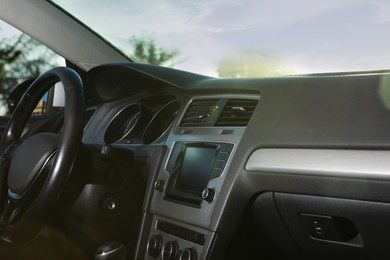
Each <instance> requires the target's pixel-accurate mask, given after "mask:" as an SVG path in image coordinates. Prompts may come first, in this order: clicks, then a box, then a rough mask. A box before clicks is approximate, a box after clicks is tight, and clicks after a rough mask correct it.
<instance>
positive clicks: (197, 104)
mask: <svg viewBox="0 0 390 260" xmlns="http://www.w3.org/2000/svg"><path fill="white" fill-rule="evenodd" d="M218 102H219V100H218V99H202V100H194V101H192V103H191V104H190V106H189V107H188V108H187V111H186V113H185V114H184V116H183V119H182V121H181V123H180V126H181V127H189V126H203V125H204V124H205V122H206V121H207V118H208V117H209V116H210V115H211V113H212V111H213V110H214V109H215V106H216V105H217V104H218Z"/></svg>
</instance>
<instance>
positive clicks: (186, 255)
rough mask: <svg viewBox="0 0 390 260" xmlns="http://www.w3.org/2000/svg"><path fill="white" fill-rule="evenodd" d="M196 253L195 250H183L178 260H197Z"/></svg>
mask: <svg viewBox="0 0 390 260" xmlns="http://www.w3.org/2000/svg"><path fill="white" fill-rule="evenodd" d="M197 259H198V252H196V249H195V248H185V249H184V250H183V251H182V252H181V254H180V257H179V260H197Z"/></svg>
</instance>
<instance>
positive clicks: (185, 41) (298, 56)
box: [54, 0, 390, 77]
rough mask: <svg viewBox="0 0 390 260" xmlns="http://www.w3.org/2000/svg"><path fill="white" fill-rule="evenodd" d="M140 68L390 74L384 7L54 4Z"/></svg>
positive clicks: (261, 2) (223, 1)
mask: <svg viewBox="0 0 390 260" xmlns="http://www.w3.org/2000/svg"><path fill="white" fill-rule="evenodd" d="M54 2H55V3H56V4H58V5H60V6H61V7H62V8H64V9H65V10H66V11H68V12H69V13H71V14H72V15H74V16H75V17H77V18H78V19H79V20H80V21H82V22H83V23H85V24H86V25H87V26H88V27H90V28H92V29H93V30H94V31H96V32H97V33H98V34H100V35H101V36H102V37H104V38H105V39H106V40H108V41H110V42H111V43H112V44H113V45H115V46H116V47H117V48H118V49H120V50H122V51H123V52H124V53H125V54H126V55H128V56H129V57H131V58H133V59H134V60H135V61H138V62H145V63H152V64H157V65H163V66H170V67H175V68H178V69H183V70H188V71H192V72H195V73H200V74H204V75H209V76H213V77H261V76H279V75H291V74H306V73H321V72H338V71H361V70H363V71H365V70H379V69H389V68H390V47H389V46H390V33H389V25H390V23H389V22H390V1H388V0H327V1H312V0H302V1H295V0H283V1H280V0H272V1H271V0H269V1H266V0H198V1H192V0H182V1H167V0H156V1H150V0H145V1H136V0H120V1H102V0H93V1H92V0H84V1H79V0H55V1H54Z"/></svg>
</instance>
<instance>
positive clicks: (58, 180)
mask: <svg viewBox="0 0 390 260" xmlns="http://www.w3.org/2000/svg"><path fill="white" fill-rule="evenodd" d="M57 82H62V85H63V87H64V91H65V110H64V124H63V131H62V133H61V134H60V135H58V136H55V134H37V135H33V136H32V137H30V138H28V139H27V140H23V141H22V140H21V135H22V132H23V129H24V127H25V125H26V123H27V121H28V119H29V117H30V115H31V113H32V111H33V110H34V108H35V107H36V105H37V104H38V102H39V100H40V98H41V97H42V96H43V95H44V93H45V92H46V91H48V90H49V88H50V87H52V86H53V85H54V84H55V83H57ZM84 110H85V109H84V94H83V84H82V81H81V79H80V77H79V76H78V74H77V73H76V72H75V71H74V70H72V69H70V68H66V67H57V68H53V69H51V70H49V71H47V72H46V73H44V74H42V75H41V76H39V77H38V78H37V79H36V80H35V81H34V82H33V83H32V84H31V86H30V87H29V88H28V90H27V91H26V93H25V94H24V95H23V97H22V99H21V101H20V102H19V104H18V106H17V107H16V109H15V111H14V113H13V115H12V116H11V119H10V121H9V123H8V125H7V128H6V130H5V132H4V135H3V138H2V140H1V143H0V153H1V154H2V156H1V161H0V192H1V194H0V238H1V239H3V240H7V241H10V242H18V241H24V240H28V239H30V238H31V237H33V236H34V235H35V234H36V233H37V232H38V231H39V230H40V229H41V227H42V226H43V225H44V220H45V218H46V217H47V215H48V213H49V212H50V210H51V209H52V208H53V207H54V205H55V204H56V202H57V201H58V199H59V197H60V195H61V193H62V191H63V190H64V188H65V185H66V182H67V180H68V177H69V175H70V173H71V170H72V167H73V164H74V161H75V159H76V155H77V151H78V147H79V145H80V144H81V139H82V134H83V125H84ZM46 144H47V145H46ZM42 146H43V147H42ZM30 151H31V152H33V153H34V156H35V157H37V159H36V161H34V160H32V161H31V162H29V163H27V164H28V165H30V166H31V167H33V168H32V170H31V172H30V173H28V169H26V167H24V168H23V169H21V168H20V167H19V166H20V164H21V163H20V162H21V161H22V160H24V159H26V161H28V160H29V159H27V158H25V157H26V156H25V155H26V154H29V152H30ZM36 153H38V155H36ZM40 155H42V158H38V157H39V156H40ZM34 156H32V157H34ZM36 162H37V163H36ZM38 162H39V163H40V164H38ZM34 164H36V165H34ZM27 168H28V167H27ZM26 171H27V172H26ZM19 178H26V179H27V180H26V179H24V180H20V181H19V180H18V179H19ZM37 180H39V181H37Z"/></svg>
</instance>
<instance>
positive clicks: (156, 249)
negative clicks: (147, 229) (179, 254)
mask: <svg viewBox="0 0 390 260" xmlns="http://www.w3.org/2000/svg"><path fill="white" fill-rule="evenodd" d="M162 243H163V239H162V237H161V236H160V235H153V236H152V237H151V238H150V239H149V242H148V245H147V246H146V250H147V252H148V254H149V255H150V256H151V257H154V258H156V257H157V256H158V255H159V254H160V252H161V247H162Z"/></svg>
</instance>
